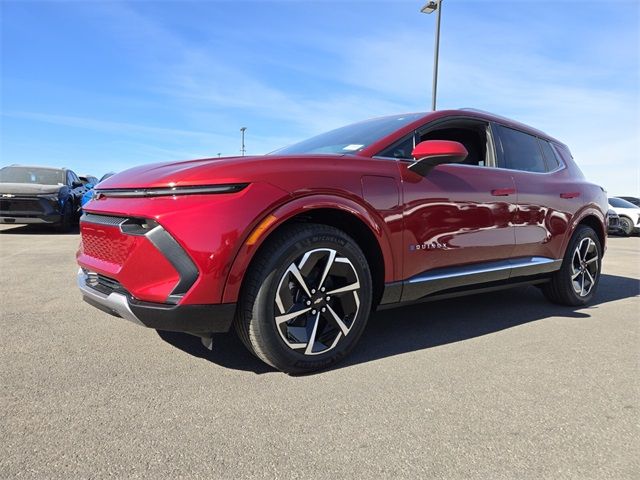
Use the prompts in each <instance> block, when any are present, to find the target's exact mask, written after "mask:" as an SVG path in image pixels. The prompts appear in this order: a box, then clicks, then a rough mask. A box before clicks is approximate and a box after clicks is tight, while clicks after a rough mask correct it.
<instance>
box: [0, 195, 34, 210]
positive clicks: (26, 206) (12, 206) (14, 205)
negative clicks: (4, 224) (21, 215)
mask: <svg viewBox="0 0 640 480" xmlns="http://www.w3.org/2000/svg"><path fill="white" fill-rule="evenodd" d="M0 210H2V211H3V212H33V213H36V212H44V209H43V208H42V204H41V203H40V201H39V200H37V199H29V198H13V199H11V200H0Z"/></svg>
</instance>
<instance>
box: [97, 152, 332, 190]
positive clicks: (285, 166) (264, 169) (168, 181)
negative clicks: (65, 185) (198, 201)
mask: <svg viewBox="0 0 640 480" xmlns="http://www.w3.org/2000/svg"><path fill="white" fill-rule="evenodd" d="M310 159H316V160H318V161H321V162H322V163H323V164H327V165H328V164H331V163H333V162H337V161H339V160H341V156H334V155H304V156H287V155H263V156H254V157H223V158H206V159H198V160H187V161H181V162H167V163H156V164H151V165H142V166H139V167H135V168H131V169H129V170H125V171H123V172H120V173H117V174H115V175H114V176H112V177H109V178H108V179H106V180H104V181H102V182H100V184H99V185H98V186H97V187H96V189H97V190H106V189H120V188H162V187H180V186H196V185H216V184H229V183H250V182H257V181H266V182H273V183H278V177H279V176H281V175H284V174H287V173H291V172H300V173H303V172H305V171H306V170H308V169H309V168H311V166H312V164H314V162H310V161H308V160H310ZM315 163H316V165H317V163H318V162H315ZM340 163H343V164H344V162H340Z"/></svg>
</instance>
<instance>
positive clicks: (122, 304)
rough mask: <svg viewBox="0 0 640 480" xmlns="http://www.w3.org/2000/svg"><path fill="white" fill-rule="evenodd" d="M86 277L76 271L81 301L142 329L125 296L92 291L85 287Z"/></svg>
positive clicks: (81, 271) (87, 286)
mask: <svg viewBox="0 0 640 480" xmlns="http://www.w3.org/2000/svg"><path fill="white" fill-rule="evenodd" d="M87 277H88V275H87V274H86V273H85V272H84V270H83V269H82V268H81V269H79V270H78V276H77V281H78V288H80V291H81V292H82V299H83V300H84V301H85V302H87V303H89V304H91V305H93V306H96V307H98V308H100V307H102V308H100V309H101V310H103V311H106V312H108V313H111V315H115V316H116V317H120V318H123V319H125V320H128V321H130V322H133V323H135V324H136V325H140V326H142V327H144V324H143V323H142V322H141V321H140V320H139V319H138V317H136V316H135V314H134V313H133V312H132V311H131V308H130V307H129V301H128V300H127V297H126V296H125V295H122V294H120V293H115V292H114V293H110V294H109V295H106V294H104V293H102V292H99V291H97V290H94V289H93V288H91V287H90V286H89V285H87Z"/></svg>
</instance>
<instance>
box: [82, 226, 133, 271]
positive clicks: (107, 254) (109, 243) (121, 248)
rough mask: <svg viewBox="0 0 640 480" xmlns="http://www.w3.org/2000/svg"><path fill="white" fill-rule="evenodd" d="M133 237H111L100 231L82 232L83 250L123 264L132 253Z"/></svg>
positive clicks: (94, 256)
mask: <svg viewBox="0 0 640 480" xmlns="http://www.w3.org/2000/svg"><path fill="white" fill-rule="evenodd" d="M132 244H133V239H132V237H127V236H125V235H121V236H120V237H114V238H109V237H106V236H104V235H101V234H100V233H98V232H91V231H87V230H84V231H83V232H82V251H83V253H85V254H86V255H88V256H90V257H93V258H97V259H98V260H102V261H103V262H107V263H111V264H114V265H122V264H124V262H125V260H126V259H127V258H128V257H129V254H130V253H131V248H132Z"/></svg>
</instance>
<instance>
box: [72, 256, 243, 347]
mask: <svg viewBox="0 0 640 480" xmlns="http://www.w3.org/2000/svg"><path fill="white" fill-rule="evenodd" d="M77 280H78V287H79V288H80V291H81V292H82V297H83V300H84V301H85V302H87V303H89V304H90V305H92V306H94V307H96V308H98V309H100V310H102V311H104V312H106V313H109V314H110V315H113V316H116V317H120V318H123V319H125V320H128V321H130V322H133V323H135V324H137V325H140V326H143V327H148V328H153V329H156V330H168V331H172V332H185V333H191V334H193V335H202V334H208V333H222V332H227V331H229V329H230V328H231V324H232V323H233V319H234V316H235V311H236V304H235V303H225V304H217V305H183V306H180V305H168V304H162V303H150V302H141V301H137V300H135V299H134V298H132V297H131V296H130V295H127V294H126V293H124V292H119V291H108V290H107V291H104V290H102V291H100V290H98V289H96V288H94V287H92V286H91V285H89V283H88V280H89V274H88V272H87V271H85V270H84V269H82V268H81V269H80V270H78V277H77Z"/></svg>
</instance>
